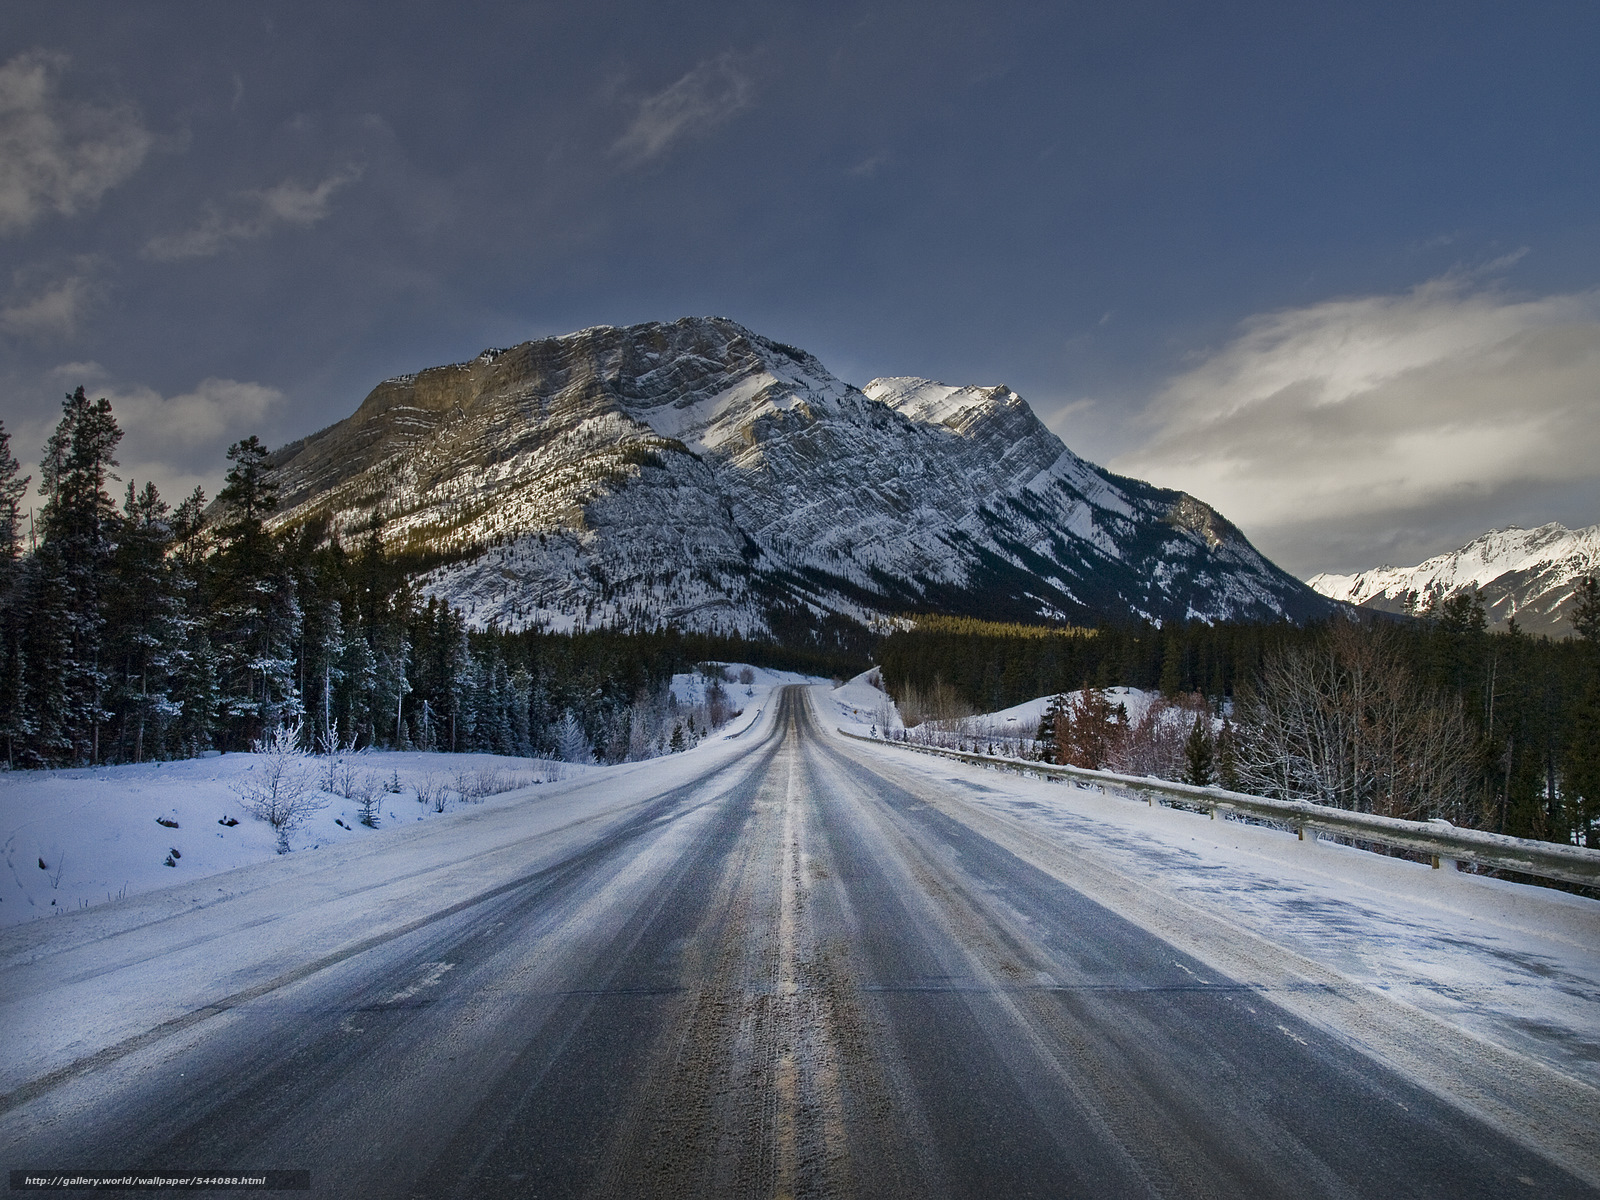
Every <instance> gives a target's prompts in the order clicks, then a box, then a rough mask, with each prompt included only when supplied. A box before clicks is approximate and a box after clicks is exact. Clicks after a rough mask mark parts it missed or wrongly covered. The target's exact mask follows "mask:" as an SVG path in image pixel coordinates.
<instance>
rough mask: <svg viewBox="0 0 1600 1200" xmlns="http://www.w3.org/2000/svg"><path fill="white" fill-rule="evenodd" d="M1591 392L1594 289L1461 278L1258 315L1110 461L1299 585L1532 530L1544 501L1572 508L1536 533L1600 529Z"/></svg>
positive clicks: (1596, 404)
mask: <svg viewBox="0 0 1600 1200" xmlns="http://www.w3.org/2000/svg"><path fill="white" fill-rule="evenodd" d="M1597 380H1600V291H1584V292H1576V293H1572V294H1566V295H1550V296H1542V297H1534V298H1527V297H1519V296H1514V295H1510V294H1508V293H1506V292H1504V291H1503V290H1501V289H1499V288H1498V287H1495V286H1493V285H1482V284H1480V283H1478V282H1477V281H1476V280H1475V279H1474V278H1473V277H1472V276H1469V275H1463V274H1452V275H1447V276H1444V277H1441V278H1438V279H1434V280H1431V281H1429V282H1427V283H1424V284H1421V285H1419V286H1417V287H1415V288H1413V289H1411V290H1410V291H1409V292H1404V293H1400V294H1394V295H1374V296H1361V297H1354V298H1346V299H1337V300H1328V301H1325V302H1322V303H1318V304H1313V305H1309V306H1306V307H1303V308H1296V309H1286V310H1283V311H1279V312H1273V313H1267V314H1263V315H1259V316H1255V317H1251V318H1249V319H1248V320H1246V321H1245V322H1243V324H1242V325H1241V326H1240V327H1239V329H1238V332H1237V334H1236V335H1235V336H1234V337H1233V339H1232V340H1230V341H1229V342H1228V343H1227V344H1226V345H1224V346H1223V347H1222V348H1221V349H1219V350H1217V351H1215V352H1213V353H1210V354H1208V355H1206V356H1205V357H1203V358H1202V359H1201V360H1200V361H1199V362H1197V363H1196V364H1195V365H1194V366H1193V367H1191V368H1190V369H1188V370H1186V371H1183V372H1182V373H1180V374H1178V375H1177V376H1175V377H1174V378H1172V379H1171V380H1169V381H1168V382H1167V384H1166V385H1165V387H1164V388H1162V390H1161V391H1160V392H1159V393H1158V394H1157V395H1156V396H1155V397H1154V398H1153V400H1152V402H1151V403H1150V405H1149V407H1148V408H1147V410H1146V412H1145V414H1144V418H1143V423H1144V425H1145V428H1146V430H1147V431H1148V433H1147V437H1146V439H1145V440H1144V441H1143V442H1142V444H1141V445H1140V446H1139V447H1138V448H1137V449H1135V450H1132V451H1130V452H1127V453H1124V454H1121V455H1119V456H1117V457H1116V458H1114V459H1113V460H1112V462H1111V464H1110V465H1111V466H1112V468H1113V469H1114V470H1116V471H1119V472H1122V473H1124V474H1130V475H1136V476H1139V477H1142V478H1146V479H1149V480H1151V481H1152V482H1154V483H1158V484H1161V485H1164V486H1167V487H1176V488H1182V489H1183V490H1185V491H1188V492H1191V493H1193V494H1195V495H1197V496H1200V497H1202V498H1204V499H1205V500H1206V501H1207V502H1208V503H1210V504H1212V505H1214V506H1216V507H1217V508H1218V509H1220V510H1221V511H1222V512H1224V513H1225V514H1227V516H1228V517H1229V518H1230V519H1231V520H1233V521H1234V522H1235V523H1236V524H1238V525H1240V526H1241V527H1242V528H1244V529H1245V530H1246V531H1247V532H1248V533H1249V534H1250V536H1251V537H1252V539H1253V540H1255V541H1256V542H1257V543H1258V544H1259V545H1260V546H1261V548H1262V549H1263V550H1264V551H1265V552H1266V553H1268V554H1269V555H1271V556H1272V557H1273V558H1275V559H1276V560H1278V561H1279V562H1281V563H1282V564H1283V565H1284V566H1285V567H1286V568H1288V569H1289V570H1291V571H1296V572H1300V573H1303V574H1310V573H1311V572H1313V571H1317V570H1354V569H1361V568H1365V567H1372V566H1377V565H1378V563H1377V562H1376V561H1369V560H1370V559H1371V558H1372V554H1373V552H1374V549H1373V548H1374V547H1379V548H1387V551H1388V553H1389V555H1390V556H1391V557H1392V558H1393V559H1394V560H1395V561H1397V562H1398V561H1409V558H1410V556H1418V557H1419V558H1420V556H1425V554H1427V553H1437V552H1438V551H1440V550H1441V549H1449V548H1450V547H1449V546H1445V545H1441V544H1440V540H1439V539H1440V537H1441V536H1445V537H1447V538H1448V537H1450V536H1457V535H1461V536H1463V537H1465V536H1470V535H1471V534H1472V533H1475V532H1481V529H1482V527H1484V526H1480V525H1478V524H1476V522H1481V521H1484V520H1485V519H1486V514H1490V513H1495V512H1500V513H1504V512H1513V511H1516V510H1517V509H1518V508H1519V506H1520V507H1525V508H1529V511H1530V517H1529V520H1537V519H1538V518H1537V509H1536V508H1531V507H1529V505H1530V504H1531V502H1532V500H1533V498H1535V497H1541V496H1542V497H1544V500H1543V502H1544V503H1545V504H1547V505H1551V506H1552V507H1553V508H1555V509H1560V508H1562V507H1563V505H1564V507H1565V510H1566V511H1565V513H1559V512H1552V515H1551V516H1550V517H1546V518H1545V519H1562V517H1563V516H1565V518H1566V519H1567V520H1568V522H1569V523H1589V522H1592V521H1594V520H1596V519H1600V512H1593V509H1592V507H1587V508H1586V503H1587V505H1589V506H1592V503H1593V498H1594V496H1595V493H1596V490H1597V489H1596V487H1595V476H1596V470H1595V463H1596V461H1600V420H1597V419H1596V418H1597V417H1600V389H1597V384H1596V381H1597ZM1558 494H1559V495H1560V496H1564V497H1565V500H1561V499H1553V497H1556V496H1557V495H1558ZM1585 497H1587V498H1588V499H1587V501H1586V500H1585ZM1585 511H1589V512H1591V513H1592V515H1590V516H1589V517H1588V520H1587V521H1584V519H1583V513H1584V512H1585ZM1441 531H1447V532H1444V533H1443V534H1442V533H1441ZM1353 556H1354V557H1353Z"/></svg>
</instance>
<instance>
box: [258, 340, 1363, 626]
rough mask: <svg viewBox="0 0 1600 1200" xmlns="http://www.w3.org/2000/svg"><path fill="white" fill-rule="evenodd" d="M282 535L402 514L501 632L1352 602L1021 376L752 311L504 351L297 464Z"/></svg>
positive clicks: (392, 537) (424, 376)
mask: <svg viewBox="0 0 1600 1200" xmlns="http://www.w3.org/2000/svg"><path fill="white" fill-rule="evenodd" d="M273 462H274V468H275V473H276V478H277V481H278V484H279V488H280V496H281V499H282V502H283V503H282V507H281V509H280V511H279V513H278V516H277V520H278V522H279V523H280V524H281V523H288V522H297V521H303V520H307V519H318V520H327V521H329V522H331V525H332V527H333V529H335V530H336V531H338V532H340V533H341V534H342V535H343V536H344V537H345V538H346V539H347V540H349V539H350V538H352V537H353V536H356V535H357V534H358V533H360V534H362V535H364V531H366V530H368V529H371V528H374V527H376V528H377V529H378V530H379V531H380V536H381V537H382V538H383V539H384V541H385V542H386V544H387V545H389V546H390V547H391V549H394V550H406V551H410V552H413V553H415V554H417V555H418V556H419V558H418V561H419V562H422V563H424V564H427V565H426V567H425V569H423V570H422V571H421V574H420V575H419V576H418V579H417V583H418V585H419V587H420V588H421V590H422V591H423V592H424V593H425V594H427V595H433V596H437V597H439V598H441V599H444V600H448V601H449V602H450V603H451V604H453V605H455V606H457V607H458V608H460V609H461V610H462V611H463V612H464V613H465V614H466V615H467V616H468V619H469V620H470V622H471V623H472V624H474V625H476V626H480V627H481V626H485V625H488V624H490V623H494V624H497V625H498V626H500V627H501V628H510V629H521V628H529V627H534V626H539V627H544V628H553V629H571V628H577V627H587V628H593V627H596V626H609V627H620V628H653V627H656V626H659V625H671V626H676V627H679V628H685V629H697V630H707V631H722V632H733V631H735V630H737V631H739V632H741V633H744V634H747V635H766V634H770V633H775V632H777V633H785V632H788V631H790V630H792V629H793V627H795V626H796V624H798V625H800V626H806V625H808V624H809V625H812V626H816V625H817V624H819V623H828V622H830V621H832V622H836V621H838V620H844V621H849V622H855V623H860V624H869V625H870V624H874V623H877V622H880V621H882V620H883V619H885V618H888V617H893V616H895V615H899V614H904V613H909V612H927V611H936V612H947V613H958V614H966V615H973V616H981V617H985V618H989V619H996V620H1025V621H1039V620H1056V621H1059V620H1068V621H1074V622H1092V621H1094V620H1096V619H1099V618H1112V619H1140V618H1148V619H1151V620H1155V621H1170V620H1182V619H1186V618H1198V619H1202V620H1207V621H1216V620H1233V619H1262V618H1268V619H1271V618H1279V617H1288V618H1291V619H1296V620H1299V619H1305V618H1310V617H1316V616H1320V615H1322V614H1324V613H1326V612H1328V611H1330V610H1331V608H1332V606H1331V604H1330V602H1329V601H1327V600H1325V599H1323V598H1322V597H1320V596H1318V595H1317V594H1316V593H1314V592H1312V591H1311V590H1310V589H1309V588H1307V587H1306V586H1305V585H1303V584H1301V583H1299V582H1298V581H1296V580H1294V579H1293V578H1291V577H1290V576H1288V575H1287V574H1285V573H1284V572H1282V571H1280V570H1279V569H1278V568H1277V567H1275V566H1274V565H1273V564H1271V563H1269V562H1268V561H1266V560H1265V559H1264V558H1263V557H1262V556H1261V555H1260V554H1258V553H1257V552H1256V550H1255V549H1254V548H1253V547H1252V546H1251V545H1250V544H1249V542H1247V541H1246V540H1245V539H1244V537H1243V536H1242V535H1241V534H1240V533H1239V531H1238V530H1237V529H1235V528H1234V527H1233V526H1232V525H1231V524H1229V523H1228V522H1227V521H1226V520H1225V519H1223V518H1222V517H1221V516H1220V515H1219V514H1218V513H1216V512H1215V511H1214V510H1212V509H1211V508H1209V507H1208V506H1207V505H1205V504H1204V503H1202V502H1201V501H1199V500H1197V499H1195V498H1194V497H1192V496H1187V495H1184V494H1183V493H1181V492H1172V491H1166V490H1164V489H1161V488H1156V487H1152V486H1150V485H1149V484H1146V483H1142V482H1139V481H1138V480H1133V479H1126V478H1122V477H1119V476H1115V475H1112V474H1110V473H1109V472H1107V471H1104V470H1102V469H1101V468H1100V467H1097V466H1095V465H1094V464H1092V463H1089V462H1086V461H1084V460H1083V459H1081V458H1079V457H1077V456H1076V455H1075V454H1073V453H1072V452H1071V451H1070V450H1068V449H1067V448H1066V447H1065V446H1063V445H1062V444H1061V441H1060V439H1058V438H1057V437H1056V436H1055V435H1054V434H1053V433H1051V432H1050V431H1049V430H1048V429H1046V428H1045V427H1044V425H1043V424H1042V423H1041V422H1040V421H1039V420H1038V418H1037V417H1035V416H1034V414H1033V412H1032V410H1031V409H1030V408H1029V407H1028V405H1027V402H1026V401H1024V400H1023V399H1022V397H1020V396H1018V395H1017V394H1016V393H1015V392H1012V391H1011V390H1010V389H1008V388H1005V387H950V386H947V385H944V384H939V383H934V382H931V381H929V380H924V379H904V378H902V379H878V380H874V381H873V382H872V383H869V384H868V385H867V386H866V387H865V388H864V389H858V388H855V387H852V386H850V385H848V384H845V383H842V382H840V381H839V380H838V379H835V378H834V377H833V376H832V375H830V374H829V373H828V371H827V369H826V368H825V367H824V366H823V365H822V364H821V363H820V362H818V361H817V359H816V358H814V357H812V356H811V355H809V354H807V353H805V352H804V351H801V350H798V349H796V348H794V347H792V346H786V345H783V344H782V343H779V342H773V341H770V340H768V339H766V338H763V337H760V336H758V335H757V334H754V333H752V332H750V331H749V330H747V329H745V328H743V327H742V326H740V325H737V324H735V323H734V322H732V321H728V320H723V319H721V318H715V317H705V318H686V319H684V320H680V321H674V322H672V323H670V324H658V323H651V324H646V325H635V326H630V327H628V328H613V327H609V326H602V327H599V328H595V329H586V330H583V331H581V332H578V333H573V334H569V335H567V336H565V337H557V338H547V339H544V340H541V341H534V342H526V343H524V344H522V345H520V346H515V347H513V348H511V349H508V350H488V351H485V352H484V353H483V354H481V355H479V356H478V357H477V358H475V359H473V360H472V361H471V362H468V363H459V364H455V365H452V366H444V367H435V368H432V369H430V370H427V371H422V372H420V373H418V374H416V375H407V376H402V377H400V378H398V379H390V380H386V381H385V382H383V383H381V384H379V385H378V386H377V387H376V388H375V389H373V391H372V393H371V394H370V395H369V396H368V397H367V398H366V399H365V400H364V401H363V402H362V403H361V405H360V407H359V408H358V409H357V410H356V411H355V413H354V414H352V415H351V416H350V417H348V418H346V419H345V420H343V421H340V422H339V423H338V424H336V425H333V426H330V427H329V428H327V429H325V430H323V431H322V432H320V433H318V434H315V435H313V436H311V437H309V438H306V439H304V440H302V441H300V442H296V443H294V444H292V445H289V446H286V447H284V448H283V449H282V450H280V451H278V452H277V453H276V454H275V455H274V456H273Z"/></svg>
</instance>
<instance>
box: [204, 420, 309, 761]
mask: <svg viewBox="0 0 1600 1200" xmlns="http://www.w3.org/2000/svg"><path fill="white" fill-rule="evenodd" d="M228 460H229V461H230V462H232V463H233V464H234V465H233V466H232V468H230V469H229V471H228V474H227V476H226V483H225V485H224V487H223V489H222V491H221V492H220V493H219V494H218V496H217V500H218V501H219V502H220V503H221V505H222V508H223V514H224V519H223V521H222V522H221V524H220V525H219V526H218V529H217V536H218V537H219V539H220V540H221V542H222V547H221V549H220V550H219V551H217V553H216V554H215V555H214V556H213V558H212V561H211V563H210V568H211V569H210V572H209V576H210V590H211V599H212V613H213V621H212V628H213V630H214V631H215V633H216V642H215V644H216V647H217V656H218V660H219V661H218V666H219V669H220V676H221V689H222V714H223V717H224V720H225V721H226V722H227V726H228V732H229V733H230V734H231V736H232V738H233V739H234V741H235V744H239V743H244V744H249V743H251V742H253V741H254V740H255V739H256V738H257V737H259V736H260V734H261V732H262V731H263V730H265V729H267V728H270V727H275V726H277V725H278V724H280V723H281V722H283V721H288V720H293V719H295V718H297V717H298V716H299V714H300V712H301V704H300V695H299V689H298V686H297V683H296V679H295V657H294V647H295V643H296V642H297V641H298V639H299V636H300V621H301V614H300V606H299V601H298V598H297V596H296V594H295V587H294V580H293V578H292V577H291V575H290V574H289V572H288V570H287V568H286V565H285V563H284V562H283V558H282V555H281V554H280V553H279V552H278V547H277V545H276V544H275V543H274V541H273V539H272V535H271V534H270V533H269V532H268V530H267V527H266V518H267V517H268V516H269V515H270V514H271V513H272V512H273V511H274V510H275V509H276V508H277V505H278V495H277V487H276V485H275V484H274V483H273V482H272V480H271V479H270V478H269V474H268V469H269V464H268V460H267V449H266V447H265V446H263V445H262V444H261V441H260V439H259V438H257V437H254V436H251V437H248V438H246V439H244V440H243V441H240V442H235V443H234V444H233V445H232V446H230V447H229V448H228Z"/></svg>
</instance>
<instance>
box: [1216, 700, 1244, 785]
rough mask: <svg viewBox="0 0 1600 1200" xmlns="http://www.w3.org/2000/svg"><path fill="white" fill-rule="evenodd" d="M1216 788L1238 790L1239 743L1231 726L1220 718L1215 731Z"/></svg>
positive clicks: (1224, 718)
mask: <svg viewBox="0 0 1600 1200" xmlns="http://www.w3.org/2000/svg"><path fill="white" fill-rule="evenodd" d="M1217 786H1218V787H1222V788H1226V789H1227V790H1228V791H1230V792H1236V791H1238V790H1239V742H1238V735H1237V734H1236V733H1235V732H1234V729H1233V724H1232V722H1231V721H1229V720H1228V718H1227V717H1223V718H1222V728H1221V729H1219V730H1218V731H1217Z"/></svg>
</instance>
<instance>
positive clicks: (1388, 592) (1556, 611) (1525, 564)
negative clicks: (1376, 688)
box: [1308, 522, 1600, 637]
mask: <svg viewBox="0 0 1600 1200" xmlns="http://www.w3.org/2000/svg"><path fill="white" fill-rule="evenodd" d="M1595 574H1600V525H1591V526H1589V527H1588V528H1587V529H1567V528H1566V527H1565V526H1562V525H1557V524H1555V523H1553V522H1552V523H1551V524H1549V525H1541V526H1539V527H1538V528H1537V529H1519V528H1517V527H1516V526H1512V527H1510V528H1508V529H1491V530H1490V531H1489V532H1488V533H1485V534H1482V535H1480V536H1479V537H1475V538H1473V539H1472V540H1471V541H1470V542H1468V543H1467V544H1466V545H1465V546H1462V547H1461V548H1460V549H1459V550H1452V551H1451V552H1450V553H1449V554H1440V555H1437V556H1435V557H1434V558H1430V559H1428V560H1427V561H1426V562H1422V563H1418V564H1417V565H1416V566H1414V567H1390V566H1383V567H1377V568H1375V569H1373V570H1370V571H1361V572H1358V573H1357V574H1354V575H1313V576H1312V577H1311V579H1310V580H1309V581H1308V582H1309V583H1310V585H1311V586H1312V587H1314V588H1316V590H1317V591H1319V592H1321V593H1322V594H1323V595H1324V596H1328V597H1330V598H1331V599H1334V600H1342V601H1345V602H1347V603H1349V604H1356V605H1360V606H1361V607H1362V608H1371V609H1377V610H1378V611H1380V612H1420V611H1422V610H1424V609H1426V608H1427V607H1428V606H1429V605H1430V604H1434V603H1438V602H1442V601H1444V600H1448V599H1450V598H1451V597H1452V596H1458V595H1460V594H1462V593H1463V592H1476V593H1477V595H1478V597H1479V599H1481V600H1482V601H1483V606H1484V611H1485V613H1486V615H1487V616H1488V618H1489V623H1490V626H1491V627H1503V626H1505V624H1506V623H1507V622H1508V621H1510V620H1511V619H1512V618H1513V617H1514V618H1516V622H1517V625H1518V627H1519V628H1521V629H1523V630H1525V631H1527V632H1528V633H1544V634H1550V635H1552V636H1555V637H1565V636H1566V635H1568V634H1570V633H1571V632H1572V623H1571V616H1572V609H1573V606H1574V604H1575V603H1576V599H1575V593H1576V590H1577V586H1578V582H1579V581H1580V580H1581V579H1583V578H1584V577H1585V576H1586V575H1595Z"/></svg>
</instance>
